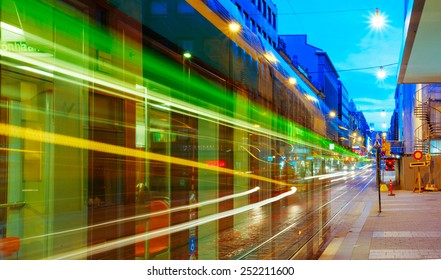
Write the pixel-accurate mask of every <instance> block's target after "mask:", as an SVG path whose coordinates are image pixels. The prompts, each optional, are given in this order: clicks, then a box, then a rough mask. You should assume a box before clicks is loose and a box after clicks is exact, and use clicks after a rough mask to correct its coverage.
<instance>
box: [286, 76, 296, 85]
mask: <svg viewBox="0 0 441 280" xmlns="http://www.w3.org/2000/svg"><path fill="white" fill-rule="evenodd" d="M288 82H289V83H290V84H291V85H296V84H297V80H296V79H295V78H292V77H291V78H289V79H288Z"/></svg>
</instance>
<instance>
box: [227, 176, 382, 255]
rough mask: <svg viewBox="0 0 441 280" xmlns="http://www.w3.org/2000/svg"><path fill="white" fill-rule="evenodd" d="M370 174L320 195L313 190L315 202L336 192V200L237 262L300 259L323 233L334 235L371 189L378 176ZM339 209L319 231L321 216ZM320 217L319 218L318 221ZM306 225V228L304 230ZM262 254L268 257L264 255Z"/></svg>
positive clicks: (301, 217) (330, 185)
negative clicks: (332, 228) (336, 225)
mask: <svg viewBox="0 0 441 280" xmlns="http://www.w3.org/2000/svg"><path fill="white" fill-rule="evenodd" d="M367 172H368V171H365V173H364V174H365V175H363V176H364V179H362V180H360V178H361V177H362V173H359V174H358V175H357V176H356V177H353V178H349V179H347V180H346V181H345V184H344V185H343V186H342V187H339V188H338V189H337V186H341V183H342V181H337V182H329V183H328V184H326V186H325V187H324V188H323V189H321V190H320V192H317V191H314V190H315V189H314V190H311V192H315V193H314V194H313V195H314V198H313V199H316V198H317V197H318V196H321V195H323V193H324V192H333V193H332V194H331V197H332V198H331V199H330V200H329V201H326V202H325V203H323V204H321V205H319V207H316V208H314V209H311V210H309V211H307V212H302V213H299V215H298V217H297V218H296V219H294V220H292V221H291V222H290V224H289V225H288V226H286V227H285V228H283V229H282V230H280V231H279V232H277V233H276V234H274V235H272V236H271V237H269V238H267V239H266V240H264V241H262V242H260V243H259V244H257V245H255V246H253V247H252V248H251V249H249V250H247V251H246V252H245V253H242V254H240V255H239V256H237V257H235V258H234V259H240V260H246V259H248V260H250V259H296V258H297V257H298V256H299V255H300V252H302V251H303V250H304V249H305V248H307V247H308V246H309V245H310V243H311V242H313V241H314V240H315V239H316V238H317V237H318V236H319V235H321V236H323V232H327V231H330V226H331V225H332V224H333V223H335V222H336V221H338V220H339V218H340V217H342V216H343V215H344V214H345V213H346V212H347V211H348V210H349V209H350V208H351V206H352V205H353V203H354V202H355V201H356V199H357V198H358V197H359V196H360V195H361V194H362V193H363V192H364V191H365V190H366V189H367V188H368V187H369V185H370V184H371V182H372V180H373V178H374V176H369V175H368V173H367ZM369 173H371V172H369ZM371 175H372V174H371ZM335 192H337V193H335ZM341 201H343V203H342V204H341V205H340V203H339V202H341ZM336 205H337V206H336ZM335 208H337V210H336V211H335V213H334V214H332V216H331V217H329V219H327V220H326V221H325V222H324V223H323V224H322V225H321V226H320V227H319V228H316V225H317V224H319V221H318V219H319V218H321V216H320V215H319V214H318V213H321V212H323V211H329V212H330V213H332V210H335ZM317 215H318V217H319V218H315V216H317ZM305 224H306V226H303V227H302V225H305ZM300 233H302V234H300ZM300 235H301V236H300ZM334 235H335V234H334ZM332 238H333V235H332V234H331V235H329V236H328V238H327V240H326V241H325V242H323V244H326V243H327V241H330V240H332ZM274 248H275V249H274ZM277 250H280V252H277ZM262 251H264V252H268V253H266V254H264V255H262V254H261V252H262ZM282 251H284V252H282ZM259 252H260V253H259ZM308 258H311V259H314V256H308Z"/></svg>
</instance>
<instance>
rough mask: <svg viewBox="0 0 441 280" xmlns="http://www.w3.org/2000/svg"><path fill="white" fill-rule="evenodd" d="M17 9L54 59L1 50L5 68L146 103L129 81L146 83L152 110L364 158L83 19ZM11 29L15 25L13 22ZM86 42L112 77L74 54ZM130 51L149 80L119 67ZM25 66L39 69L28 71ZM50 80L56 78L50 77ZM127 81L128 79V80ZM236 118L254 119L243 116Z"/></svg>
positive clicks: (29, 34)
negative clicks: (106, 57)
mask: <svg viewBox="0 0 441 280" xmlns="http://www.w3.org/2000/svg"><path fill="white" fill-rule="evenodd" d="M4 2H8V1H4ZM17 5H18V10H19V11H26V14H27V16H28V17H29V18H32V19H33V20H34V21H35V22H38V25H37V26H36V27H34V28H31V27H29V26H27V25H25V27H24V31H25V38H26V39H29V40H30V43H31V42H32V43H35V44H36V46H38V47H39V48H40V49H41V50H42V51H47V52H48V54H50V56H41V57H40V56H38V57H37V56H35V57H32V56H28V55H24V54H20V53H16V52H10V51H7V50H1V53H0V55H1V56H2V57H3V58H2V63H4V64H8V65H13V66H15V67H17V68H21V70H22V71H23V70H25V71H33V72H34V73H39V72H38V71H45V72H43V73H46V72H48V73H49V71H47V70H50V72H51V73H53V75H54V79H60V80H63V81H69V82H71V83H74V84H77V85H86V86H91V87H93V88H96V89H99V90H102V91H105V92H107V93H109V94H113V95H114V96H118V97H119V98H129V99H132V100H136V101H138V102H142V101H143V99H144V97H145V96H144V95H143V94H141V93H140V92H139V91H137V90H136V88H135V85H134V84H131V83H128V82H125V80H134V81H143V85H144V86H146V88H147V98H148V100H149V104H155V103H157V104H163V103H167V104H169V108H170V110H171V111H175V112H178V113H182V114H188V115H191V116H195V117H198V118H202V119H206V120H210V121H213V122H216V123H219V124H223V125H228V126H232V127H234V128H235V129H243V130H245V131H250V132H253V133H254V134H258V135H261V136H265V137H272V138H275V139H279V140H280V141H285V142H288V144H299V145H304V146H308V147H311V148H313V149H316V150H318V151H321V152H322V153H324V154H329V155H334V154H339V155H341V156H352V157H356V158H359V156H358V155H357V154H355V153H352V152H350V151H348V150H346V149H345V148H343V147H341V146H339V145H337V144H335V148H334V150H333V151H330V150H329V144H330V143H333V142H332V141H330V140H328V139H326V138H325V137H323V136H321V135H319V134H317V133H315V132H312V131H310V130H308V129H306V128H304V127H302V126H300V125H298V124H296V123H294V122H293V121H291V120H288V119H286V118H284V117H282V116H280V115H277V114H275V113H273V112H270V111H269V110H268V109H267V108H264V107H262V106H260V105H258V104H251V103H249V102H243V100H242V99H241V98H239V94H238V93H235V92H233V93H232V92H229V91H228V90H226V89H225V88H224V87H222V86H216V85H214V84H213V83H212V82H209V81H207V80H205V79H203V78H201V77H199V76H197V75H196V74H195V73H194V72H191V71H190V75H183V72H184V71H183V70H185V69H183V66H182V65H181V64H180V63H176V62H173V61H171V60H169V59H166V58H162V57H161V56H159V55H158V54H157V53H154V52H152V51H150V50H147V49H144V50H142V49H140V47H138V46H136V45H130V42H124V46H123V44H122V42H121V37H120V35H119V34H117V32H113V31H108V32H106V31H103V30H102V29H100V28H97V27H96V26H94V25H91V24H87V23H85V22H83V21H81V19H82V17H83V15H81V14H80V13H77V12H73V11H70V12H67V11H62V10H61V9H58V7H57V6H55V5H54V6H50V5H48V4H45V3H43V2H42V1H36V0H28V1H26V5H24V4H23V5H22V4H19V3H17ZM11 7H12V6H11V5H3V8H4V9H3V10H2V15H4V19H5V20H8V19H11V18H13V17H14V15H15V10H13V9H12V8H11ZM8 8H9V9H10V10H8ZM48 15H51V16H48ZM6 24H10V25H13V24H12V22H11V23H6ZM54 26H56V32H57V37H56V38H57V43H53V40H54V39H53V38H51V37H49V38H46V37H48V36H46V37H39V36H38V35H36V34H52V33H53V29H54ZM27 28H28V29H27ZM33 32H34V33H33ZM87 32H88V33H87ZM85 34H87V35H85ZM86 40H88V42H90V46H93V47H94V48H96V49H97V50H101V51H103V52H105V53H109V54H112V56H111V57H112V60H111V63H110V64H109V65H107V66H108V67H109V71H111V72H112V75H108V74H105V73H100V72H97V71H92V70H91V67H90V66H93V65H98V64H99V63H100V61H99V58H97V57H89V56H87V54H85V53H79V52H75V51H73V50H71V49H70V48H69V44H70V43H75V44H78V43H76V42H85V41H86ZM63 42H64V44H65V45H64V44H63ZM40 46H41V47H40ZM128 48H130V49H133V50H134V53H136V54H142V57H141V59H140V60H141V61H142V67H143V75H140V74H139V73H130V72H127V71H125V70H124V69H121V68H120V67H118V66H119V65H118V63H119V62H121V61H124V59H125V58H126V57H125V55H127V54H125V53H123V51H122V50H123V49H124V50H125V49H128ZM55 50H56V51H55ZM23 63H25V64H27V65H31V66H32V67H34V68H23ZM138 63H139V61H138ZM27 67H28V66H27ZM32 69H34V70H32ZM40 69H42V70H40ZM40 73H41V72H40ZM46 76H48V77H49V78H50V75H46ZM122 77H125V79H124V80H123V79H122ZM127 77H129V79H127ZM236 112H248V113H247V114H246V115H243V114H238V113H236ZM252 116H258V117H257V118H253V117H252Z"/></svg>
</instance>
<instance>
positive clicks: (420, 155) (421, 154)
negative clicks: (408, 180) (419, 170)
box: [413, 151, 423, 160]
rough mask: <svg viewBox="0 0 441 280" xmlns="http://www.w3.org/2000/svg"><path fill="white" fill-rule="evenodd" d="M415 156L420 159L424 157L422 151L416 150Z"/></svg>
mask: <svg viewBox="0 0 441 280" xmlns="http://www.w3.org/2000/svg"><path fill="white" fill-rule="evenodd" d="M413 157H414V158H415V159H416V160H420V159H422V158H423V152H421V151H415V152H414V153H413Z"/></svg>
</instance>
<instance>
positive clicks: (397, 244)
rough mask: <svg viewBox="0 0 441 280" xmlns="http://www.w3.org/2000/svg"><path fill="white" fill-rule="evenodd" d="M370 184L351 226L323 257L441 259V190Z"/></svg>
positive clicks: (358, 203)
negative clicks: (389, 188)
mask: <svg viewBox="0 0 441 280" xmlns="http://www.w3.org/2000/svg"><path fill="white" fill-rule="evenodd" d="M377 190H378V188H377V187H376V186H373V187H370V188H369V189H368V190H366V192H367V193H366V195H365V196H364V197H363V198H362V200H361V201H359V202H357V203H356V204H354V205H353V206H352V208H351V210H349V212H348V214H347V215H351V216H352V217H353V216H354V215H357V218H356V219H355V222H354V223H353V224H352V227H351V228H350V229H349V230H347V229H346V230H345V232H342V233H341V234H338V235H336V237H335V238H334V239H333V240H332V241H331V242H330V244H329V246H327V247H326V249H325V251H324V252H323V254H322V255H321V257H320V258H319V259H320V260H418V259H441V191H439V192H429V191H425V192H412V191H405V190H398V191H393V194H395V195H394V196H389V192H381V213H380V212H379V208H380V207H379V200H380V199H379V198H378V191H377Z"/></svg>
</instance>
